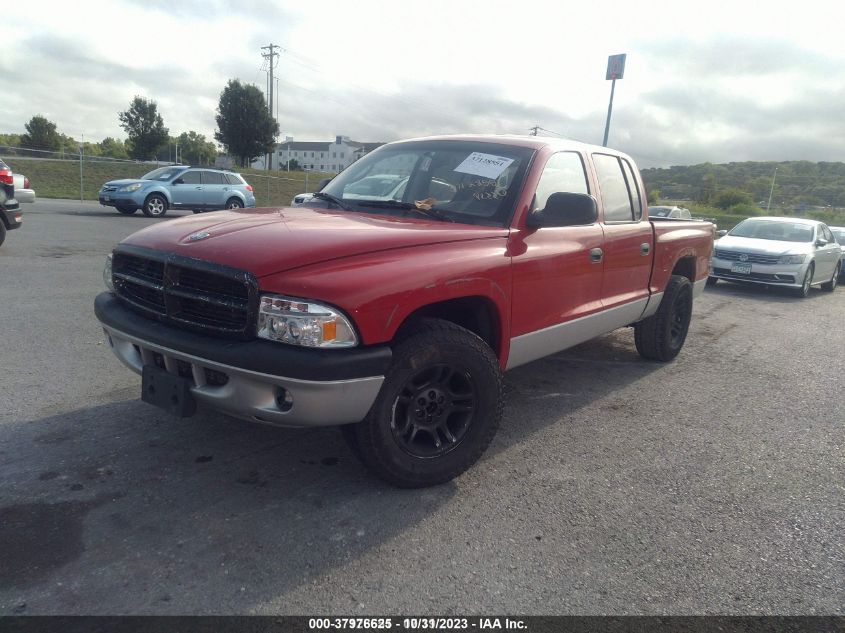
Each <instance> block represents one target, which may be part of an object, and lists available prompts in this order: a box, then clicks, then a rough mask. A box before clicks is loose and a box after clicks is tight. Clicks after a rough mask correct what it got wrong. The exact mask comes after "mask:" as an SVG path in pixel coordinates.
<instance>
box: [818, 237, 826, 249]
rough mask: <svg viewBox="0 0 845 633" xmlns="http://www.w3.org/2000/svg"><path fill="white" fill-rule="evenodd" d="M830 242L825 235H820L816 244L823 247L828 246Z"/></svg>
mask: <svg viewBox="0 0 845 633" xmlns="http://www.w3.org/2000/svg"><path fill="white" fill-rule="evenodd" d="M828 244H829V242H828V241H827V240H826V239H824V238H823V237H820V238H819V239H817V240H816V246H818V247H819V248H821V247H822V246H827V245H828Z"/></svg>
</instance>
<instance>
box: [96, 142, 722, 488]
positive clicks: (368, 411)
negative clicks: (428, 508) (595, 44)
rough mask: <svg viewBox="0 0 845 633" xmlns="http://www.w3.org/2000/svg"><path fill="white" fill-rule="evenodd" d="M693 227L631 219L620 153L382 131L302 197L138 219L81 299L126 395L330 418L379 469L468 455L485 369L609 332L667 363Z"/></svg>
mask: <svg viewBox="0 0 845 633" xmlns="http://www.w3.org/2000/svg"><path fill="white" fill-rule="evenodd" d="M713 230H714V228H713V225H712V224H710V223H708V222H695V221H683V220H665V221H654V222H652V221H649V219H648V210H647V205H646V200H645V192H644V190H643V183H642V180H641V178H640V175H639V172H638V170H637V168H636V166H635V165H634V162H633V161H632V160H631V159H630V158H629V157H628V156H626V155H625V154H622V153H620V152H617V151H614V150H610V149H607V148H604V147H596V146H590V145H584V144H580V143H574V142H570V141H565V140H555V139H546V138H537V137H516V136H445V137H431V138H423V139H414V140H409V141H402V142H396V143H390V144H388V145H385V146H383V147H381V148H379V149H378V150H376V151H374V152H372V153H370V154H368V155H367V156H365V157H364V158H362V159H361V160H359V161H358V162H356V163H354V164H353V165H352V166H350V167H349V168H348V169H346V170H345V171H343V172H342V173H341V174H339V175H338V176H336V177H335V178H334V179H333V180H332V181H331V182H330V183H328V184H327V185H326V186H325V187H324V188H323V189H322V190H321V191H320V192H318V193H316V194H315V195H314V197H313V198H311V199H310V200H309V201H307V202H306V203H305V204H304V205H303V206H298V207H294V208H272V209H234V210H229V211H220V212H216V213H213V214H203V215H200V216H194V217H186V218H181V219H178V220H173V221H169V222H163V223H160V224H156V225H155V226H151V227H148V228H146V229H143V230H141V231H139V232H137V233H135V234H133V235H131V236H129V237H128V238H127V239H125V240H124V241H122V242H121V243H120V244H119V245H118V246H117V247H116V248H115V249H114V252H113V253H112V254H111V255H110V256H109V258H108V260H107V265H106V270H105V272H104V277H105V281H106V285H107V286H108V288H109V292H104V293H102V294H101V295H99V296H98V297H97V299H96V302H95V309H96V314H97V317H98V319H99V320H100V322H101V323H102V325H103V327H104V328H105V332H106V335H107V337H108V342H109V344H110V346H111V347H112V349H113V351H114V352H115V354H116V355H117V356H118V357H119V358H120V360H122V361H123V362H124V363H125V364H126V365H127V366H128V367H129V368H131V369H133V370H134V371H136V372H137V373H139V374H141V375H142V380H141V387H142V398H143V399H144V400H145V401H147V402H150V403H152V404H155V405H158V406H160V407H163V408H165V409H167V410H169V411H171V412H172V413H174V414H176V415H180V416H185V415H190V414H192V413H193V412H194V411H195V409H196V405H197V403H200V404H201V405H203V406H206V407H210V408H212V409H216V410H219V411H223V412H225V413H228V414H230V415H232V416H235V417H239V418H243V419H246V420H251V421H255V422H263V423H267V424H273V425H278V426H317V425H343V426H342V429H343V435H344V437H345V438H346V440H347V441H348V443H349V445H350V448H351V449H352V451H353V452H354V453H355V454H356V455H357V456H358V457H359V458H360V459H361V460H362V461H363V462H364V463H365V464H366V465H367V467H369V468H370V469H371V470H372V471H373V472H374V473H376V474H377V475H378V476H380V477H382V478H383V479H385V480H387V481H389V482H391V483H393V484H395V485H399V486H406V487H415V486H428V485H434V484H438V483H442V482H445V481H448V480H450V479H452V478H453V477H455V476H457V475H458V474H460V473H461V472H463V471H464V470H466V469H467V468H468V467H469V466H470V465H472V464H473V463H474V462H475V461H476V460H477V459H478V458H479V457H480V456H481V454H482V453H483V452H484V450H485V449H486V448H487V446H488V445H489V443H490V441H491V439H492V438H493V435H494V433H495V432H496V429H497V427H498V425H499V422H500V419H501V417H502V409H503V403H504V394H503V388H502V387H503V384H502V380H503V378H502V376H503V373H504V372H505V371H506V370H508V369H511V368H513V367H516V366H518V365H522V364H524V363H528V362H531V361H533V360H535V359H538V358H542V357H544V356H547V355H549V354H554V353H555V352H558V351H560V350H563V349H566V348H568V347H572V346H574V345H577V344H579V343H581V342H583V341H586V340H588V339H590V338H592V337H595V336H597V335H600V334H603V333H606V332H610V331H612V330H614V329H616V328H620V327H625V326H633V327H634V332H635V341H636V346H637V349H638V350H639V352H640V354H641V355H642V356H644V357H645V358H648V359H653V360H658V361H669V360H671V359H673V358H674V357H675V356H676V355H677V354H678V352H679V351H680V349H681V347H682V346H683V344H684V340H685V338H686V334H687V329H688V327H689V322H690V316H691V314H692V306H693V298H694V297H695V296H697V295H698V294H699V293H700V292H701V291H702V290H703V288H704V285H705V283H706V279H707V273H708V262H709V258H710V252H711V250H712V246H713Z"/></svg>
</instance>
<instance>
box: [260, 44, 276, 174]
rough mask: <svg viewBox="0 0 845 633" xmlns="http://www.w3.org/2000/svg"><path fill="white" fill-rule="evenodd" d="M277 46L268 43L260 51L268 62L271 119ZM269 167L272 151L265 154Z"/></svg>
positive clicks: (268, 99) (271, 165) (271, 161)
mask: <svg viewBox="0 0 845 633" xmlns="http://www.w3.org/2000/svg"><path fill="white" fill-rule="evenodd" d="M277 48H281V47H280V46H276V45H275V44H270V45H268V46H262V47H261V50H262V51H267V52H266V53H261V56H262V57H263V58H264V59H266V60H268V61H269V62H270V70H269V72H270V81H269V82H268V84H267V85H268V88H267V111H268V112H269V113H270V118H271V119H272V120H273V121H275V120H276V118H275V117H274V116H273V65H274V62H275V59H276V57H278V56H279V54H278V53H277V52H276V49H277ZM274 149H275V148H274ZM271 169H273V151H271V152H270V153H269V154H268V155H267V171H270V170H271Z"/></svg>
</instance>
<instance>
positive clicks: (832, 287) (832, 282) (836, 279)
mask: <svg viewBox="0 0 845 633" xmlns="http://www.w3.org/2000/svg"><path fill="white" fill-rule="evenodd" d="M839 266H840V264H839V262H836V268H834V269H833V277H831V278H830V281H828V282H827V283H823V284H822V290H827V291H828V292H833V291H834V290H836V284H837V283H838V282H839Z"/></svg>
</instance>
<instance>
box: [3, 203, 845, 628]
mask: <svg viewBox="0 0 845 633" xmlns="http://www.w3.org/2000/svg"><path fill="white" fill-rule="evenodd" d="M24 211H25V216H24V218H25V219H24V226H23V228H22V229H21V230H17V231H14V232H11V233H9V235H8V236H7V240H6V243H5V244H4V245H3V246H2V248H0V276H1V277H0V278H1V279H2V281H0V324H1V325H0V327H2V343H0V369H2V384H3V389H2V390H0V482H2V486H0V614H142V613H143V614H200V613H215V614H230V613H232V614H234V613H250V614H317V613H348V614H359V613H361V614H385V613H414V614H419V613H437V614H452V613H493V612H495V613H503V612H506V613H521V614H705V613H708V614H709V613H719V614H831V613H839V614H841V613H843V612H845V530H843V525H845V461H843V459H844V458H845V424H843V422H845V396H843V386H844V385H845V379H843V376H845V327H843V317H845V288H840V289H838V290H837V291H836V292H835V293H834V294H832V295H831V294H830V293H826V292H822V291H820V290H817V289H813V291H812V292H811V295H810V297H809V298H808V299H805V300H799V299H796V298H793V297H792V296H789V295H788V294H786V293H785V292H783V291H777V290H772V291H767V290H764V289H762V288H747V287H740V286H737V285H731V284H725V283H720V284H719V285H717V286H716V287H715V288H712V289H707V291H706V292H705V293H704V295H703V296H702V297H701V299H700V300H699V301H698V302H697V304H696V307H695V313H694V316H693V322H692V326H691V331H690V335H689V338H688V340H687V345H686V347H685V348H684V350H683V352H682V353H681V356H680V357H679V358H678V360H677V361H676V362H674V363H672V364H669V365H661V364H654V363H648V362H644V361H642V360H640V358H639V357H638V355H637V354H636V351H635V350H634V343H633V335H632V333H631V332H630V331H628V330H623V331H619V332H616V333H614V334H611V335H607V336H604V337H602V338H600V339H597V340H595V341H592V342H590V343H587V344H585V345H582V346H580V347H578V348H575V349H573V350H569V351H567V352H564V353H560V354H557V355H555V356H553V357H550V358H548V359H545V360H542V361H538V362H535V363H533V364H530V365H528V366H525V367H522V368H519V369H517V370H515V371H513V372H511V373H509V374H508V377H507V384H508V389H509V403H508V406H507V409H506V411H505V418H504V421H503V425H502V429H501V431H500V433H499V435H498V436H497V437H496V439H495V440H494V443H493V445H492V447H491V449H490V450H489V452H488V453H487V454H486V455H485V457H484V458H482V460H481V461H480V462H479V463H478V464H477V465H476V466H475V467H474V468H473V469H472V470H470V472H468V473H467V474H465V475H464V476H462V477H460V478H459V479H457V480H456V481H454V482H452V483H450V484H448V485H445V486H441V487H438V488H433V489H427V490H416V491H408V490H397V489H393V488H390V487H388V486H386V485H385V484H382V483H381V482H380V481H378V480H376V479H374V478H373V477H371V476H369V475H368V474H367V473H366V472H365V471H364V469H363V468H362V467H361V466H360V465H359V464H358V462H357V461H356V460H355V458H354V457H353V456H352V455H351V453H350V452H349V451H348V450H347V448H346V446H345V445H344V444H343V442H342V440H341V438H340V434H339V433H338V432H337V430H335V429H316V430H285V429H275V428H270V427H262V426H257V425H250V424H248V423H243V422H239V421H236V420H232V419H228V418H226V417H224V416H221V415H217V414H203V415H198V416H195V417H193V418H188V419H186V420H176V419H172V418H169V417H168V416H167V414H165V413H163V412H160V411H158V410H157V409H155V408H153V407H151V406H149V405H146V404H143V403H141V402H140V401H139V400H138V392H139V389H140V386H139V382H140V381H139V378H138V377H137V376H136V375H135V374H133V373H131V372H130V371H128V370H127V369H125V368H124V367H123V366H122V365H120V363H119V362H118V361H117V359H116V358H114V357H113V355H112V353H111V352H110V351H109V349H108V347H107V346H106V345H104V343H103V337H102V330H101V329H100V328H99V327H98V324H97V322H96V320H95V318H94V314H93V307H92V306H93V300H94V296H95V295H96V294H97V293H99V292H100V291H101V289H102V288H103V282H102V266H103V262H104V257H105V255H106V253H107V252H109V251H110V249H111V248H112V246H113V245H114V244H115V243H116V242H117V241H119V240H120V239H121V238H122V237H124V236H126V235H128V234H129V233H131V232H133V231H135V230H137V229H140V228H143V227H145V226H149V225H150V224H154V223H157V222H162V221H167V219H169V218H171V217H174V216H178V215H187V214H188V213H184V212H182V213H176V214H168V216H167V218H165V219H156V220H153V219H149V218H146V217H144V216H142V215H141V214H140V213H137V214H136V215H134V216H128V217H127V216H121V215H119V214H118V213H116V212H115V211H113V210H109V209H105V208H103V207H99V206H98V205H96V204H94V205H92V204H87V205H86V204H80V203H79V202H72V201H50V200H47V201H41V202H38V203H36V204H35V205H30V206H28V207H26V208H25V209H24Z"/></svg>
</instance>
